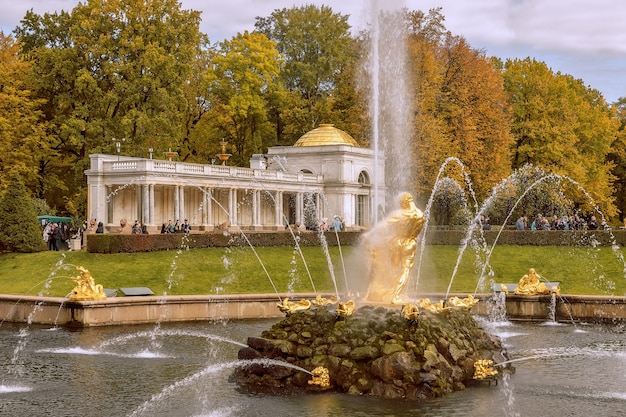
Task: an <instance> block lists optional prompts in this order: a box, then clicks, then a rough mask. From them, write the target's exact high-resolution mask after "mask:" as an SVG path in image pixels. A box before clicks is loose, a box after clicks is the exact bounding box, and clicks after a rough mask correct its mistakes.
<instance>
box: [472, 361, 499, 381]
mask: <svg viewBox="0 0 626 417" xmlns="http://www.w3.org/2000/svg"><path fill="white" fill-rule="evenodd" d="M496 375H498V371H497V370H495V369H493V361H492V360H490V359H479V360H477V361H476V362H474V379H481V380H482V379H493V378H495V377H496Z"/></svg>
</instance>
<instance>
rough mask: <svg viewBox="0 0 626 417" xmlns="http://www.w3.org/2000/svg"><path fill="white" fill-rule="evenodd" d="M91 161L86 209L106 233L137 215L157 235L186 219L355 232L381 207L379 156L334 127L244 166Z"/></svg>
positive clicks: (214, 225) (206, 225)
mask: <svg viewBox="0 0 626 417" xmlns="http://www.w3.org/2000/svg"><path fill="white" fill-rule="evenodd" d="M90 158H91V166H90V169H88V170H86V171H85V174H86V176H87V184H88V214H89V217H90V219H97V221H102V222H103V223H104V224H105V226H106V227H107V229H108V230H110V231H114V230H118V229H119V227H120V222H121V221H122V220H126V221H127V222H129V223H131V222H133V221H134V220H138V221H139V222H140V223H144V224H146V225H147V226H148V229H149V230H150V232H155V231H159V230H160V229H161V226H162V224H167V223H168V222H169V221H172V222H173V223H175V222H176V221H177V220H179V221H180V222H181V223H182V222H183V221H184V219H188V221H189V223H190V224H191V225H192V230H194V231H198V230H200V231H211V230H214V229H223V228H226V227H227V228H229V229H230V230H267V231H272V230H283V229H285V227H287V226H288V225H302V226H303V227H306V228H309V229H314V228H316V227H317V226H319V223H320V222H321V221H322V220H324V219H327V221H328V222H331V221H332V219H333V218H334V217H335V216H339V217H341V219H342V220H343V223H344V225H345V228H346V230H360V229H367V228H368V227H369V226H370V224H371V223H372V214H373V213H374V211H373V210H374V207H373V204H374V202H375V201H377V202H378V206H382V207H384V191H385V190H384V177H383V175H384V158H382V157H378V158H376V157H375V155H374V152H373V151H372V150H370V149H366V148H361V147H359V146H358V144H357V142H356V141H354V139H353V138H352V137H350V136H349V135H348V134H347V133H346V132H343V131H341V130H339V129H336V128H335V127H333V126H332V125H321V126H320V127H318V128H317V129H314V130H312V131H310V132H308V133H306V134H305V135H303V136H302V137H301V138H300V139H299V140H298V141H297V142H296V143H295V144H294V146H275V147H271V148H269V149H268V152H267V154H263V155H253V156H252V158H251V160H250V168H242V167H233V166H226V165H214V164H197V163H186V162H178V161H173V160H171V159H167V160H160V159H146V158H135V157H127V156H119V155H106V154H94V155H90ZM375 194H376V198H374V195H375Z"/></svg>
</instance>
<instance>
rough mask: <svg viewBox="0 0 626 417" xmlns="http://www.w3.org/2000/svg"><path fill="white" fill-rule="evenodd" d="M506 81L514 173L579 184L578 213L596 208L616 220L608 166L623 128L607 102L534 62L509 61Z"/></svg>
mask: <svg viewBox="0 0 626 417" xmlns="http://www.w3.org/2000/svg"><path fill="white" fill-rule="evenodd" d="M504 78H505V88H506V90H507V91H508V93H509V95H510V97H511V102H512V106H513V124H512V128H511V133H512V135H513V137H514V138H515V145H514V151H513V152H514V153H513V159H512V166H513V168H514V169H517V168H519V167H522V166H524V165H526V164H532V165H536V166H538V167H540V168H541V169H543V170H544V171H546V172H548V173H554V174H558V175H560V176H563V177H566V178H567V179H568V180H569V182H570V183H572V182H573V183H574V184H575V186H571V187H570V188H571V191H572V192H573V193H576V194H577V195H575V196H573V197H572V198H573V199H574V203H573V204H574V208H580V209H582V210H583V211H585V212H586V213H587V214H590V213H591V212H593V210H594V206H596V205H597V206H598V207H599V208H600V209H601V211H602V212H603V214H604V215H606V216H609V217H612V216H614V215H615V214H616V213H617V212H616V208H615V204H614V197H613V181H614V177H613V174H612V172H611V170H612V169H613V164H612V163H610V162H609V163H606V162H607V155H608V154H609V152H610V150H611V144H612V142H613V139H614V138H615V135H616V132H617V128H618V124H619V122H618V121H617V120H616V119H614V117H613V116H614V111H613V110H612V109H611V107H610V106H609V105H608V104H607V103H606V101H605V100H604V98H603V97H602V96H601V95H600V93H599V92H598V91H597V90H594V89H592V88H589V87H586V86H585V85H584V84H583V82H582V80H577V79H574V78H573V77H572V76H570V75H564V74H561V73H560V72H557V73H554V72H553V71H552V70H551V69H550V68H548V66H547V65H546V64H545V63H543V62H539V61H537V60H535V59H531V58H526V59H523V60H520V59H515V60H507V62H506V63H505V66H504ZM578 185H580V186H581V187H582V188H583V189H584V190H586V191H587V193H588V196H590V197H591V199H590V198H589V197H588V196H587V194H585V193H583V192H580V191H579V190H578Z"/></svg>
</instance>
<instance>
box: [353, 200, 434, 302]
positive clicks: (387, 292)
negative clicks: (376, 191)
mask: <svg viewBox="0 0 626 417" xmlns="http://www.w3.org/2000/svg"><path fill="white" fill-rule="evenodd" d="M423 225H424V213H422V211H421V210H420V209H418V208H417V207H416V206H415V203H414V202H413V196H411V194H409V193H402V194H400V209H399V210H396V211H394V212H393V213H391V215H389V217H387V218H386V219H385V220H384V221H383V222H381V223H379V224H378V225H376V226H375V227H374V228H373V229H372V230H371V231H370V232H368V233H367V234H366V235H365V238H364V239H365V247H366V249H367V252H368V255H369V260H370V263H371V264H370V272H369V287H368V290H367V296H366V297H365V298H366V300H367V301H374V302H387V303H392V304H402V303H403V300H402V298H401V296H400V295H401V293H402V292H403V291H404V287H405V286H406V284H407V281H408V280H409V273H410V272H411V269H412V268H413V263H414V261H415V250H416V249H417V236H418V235H419V234H420V232H421V231H422V227H423Z"/></svg>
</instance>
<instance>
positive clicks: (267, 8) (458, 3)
mask: <svg viewBox="0 0 626 417" xmlns="http://www.w3.org/2000/svg"><path fill="white" fill-rule="evenodd" d="M375 1H379V2H380V3H381V4H389V3H396V4H400V5H404V6H406V7H407V8H409V9H410V10H422V11H424V12H426V11H428V10H429V9H431V8H434V7H441V8H442V13H443V15H444V16H445V25H446V28H447V29H448V30H449V31H450V32H451V33H452V34H453V35H458V36H463V37H464V38H465V39H466V40H467V41H468V42H469V44H470V45H471V46H472V47H473V48H475V49H480V50H483V51H484V52H485V53H486V54H487V55H489V56H498V57H500V58H502V59H507V58H526V57H532V58H535V59H537V60H540V61H543V62H545V63H546V64H547V65H548V66H549V67H550V68H551V69H552V70H553V71H555V72H557V71H559V72H561V73H562V74H569V75H572V76H573V77H574V78H576V79H581V80H583V83H584V84H585V85H586V86H589V87H591V88H595V89H597V90H599V91H600V92H601V93H602V95H603V96H604V97H605V99H606V100H607V101H608V102H610V103H611V102H615V101H617V100H618V99H619V98H620V97H626V7H625V6H624V4H623V0H324V1H320V0H304V1H299V0H180V2H181V4H182V7H183V9H193V10H199V11H201V12H202V14H201V17H202V23H201V25H200V30H201V31H202V32H204V33H206V34H207V35H208V36H209V39H210V41H211V42H212V43H214V42H219V41H222V40H224V39H230V38H231V37H233V36H235V35H236V34H237V33H238V32H243V31H244V30H248V31H252V30H254V22H255V18H256V17H257V16H262V17H266V16H269V15H270V14H271V13H272V11H274V10H275V9H282V8H290V7H292V6H294V5H295V6H301V5H304V4H316V5H323V4H324V5H328V6H330V7H332V9H333V10H334V11H335V12H338V13H342V14H344V15H349V19H348V22H349V23H350V25H351V26H352V27H353V30H354V31H355V33H356V32H357V31H358V29H360V28H362V27H364V26H365V24H366V23H367V16H368V13H367V7H368V5H369V4H370V3H372V2H375ZM77 4H78V0H0V30H2V31H3V32H4V33H5V34H7V33H10V32H12V31H13V29H14V28H15V27H16V26H18V25H19V22H20V19H21V18H22V17H24V15H25V13H26V11H27V10H30V9H33V10H34V12H35V13H37V14H44V13H46V12H54V11H60V10H66V11H70V10H71V9H73V8H74V7H75V6H76V5H77Z"/></svg>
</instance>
